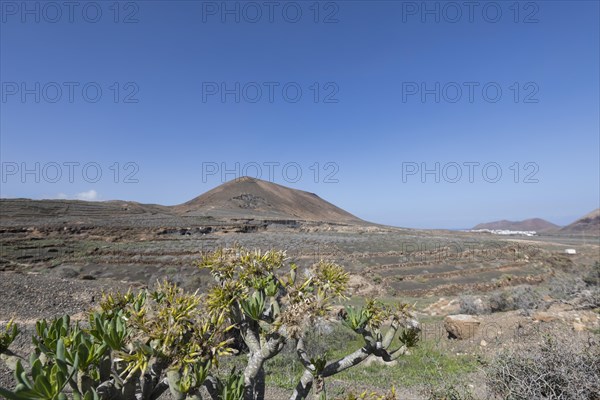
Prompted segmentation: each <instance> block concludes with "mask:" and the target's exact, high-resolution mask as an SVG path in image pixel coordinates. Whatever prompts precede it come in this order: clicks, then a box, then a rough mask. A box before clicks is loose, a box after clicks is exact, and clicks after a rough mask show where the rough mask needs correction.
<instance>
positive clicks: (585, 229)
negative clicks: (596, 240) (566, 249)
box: [560, 208, 600, 236]
mask: <svg viewBox="0 0 600 400" xmlns="http://www.w3.org/2000/svg"><path fill="white" fill-rule="evenodd" d="M560 231H561V233H565V234H569V233H574V234H588V235H595V236H598V235H600V208H597V209H595V210H594V211H592V212H590V213H589V214H586V215H584V216H583V217H581V218H579V219H578V220H577V221H575V222H573V223H571V224H569V225H567V226H565V227H564V228H562V229H561V230H560Z"/></svg>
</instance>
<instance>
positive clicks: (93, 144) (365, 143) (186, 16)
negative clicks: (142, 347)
mask: <svg viewBox="0 0 600 400" xmlns="http://www.w3.org/2000/svg"><path fill="white" fill-rule="evenodd" d="M0 3H1V9H0V10H1V12H2V14H1V22H0V36H1V37H0V46H1V48H0V58H1V59H0V81H1V82H2V88H1V89H2V93H1V99H0V107H1V110H0V132H1V138H0V147H1V149H0V157H1V161H2V181H1V185H2V187H1V195H2V196H3V197H29V198H35V199H39V198H57V197H59V198H60V197H62V198H77V197H79V198H85V199H96V200H110V199H125V200H134V201H139V202H146V203H159V204H169V205H170V204H178V203H182V202H184V201H187V200H189V199H191V198H193V197H195V196H197V195H199V194H200V193H203V192H205V191H206V190H209V189H211V188H213V187H215V186H217V185H219V184H221V183H222V181H223V180H229V179H232V178H234V177H235V176H236V175H238V174H239V175H241V174H243V173H244V172H246V173H248V174H249V175H253V176H257V175H258V174H257V172H258V170H257V168H256V166H257V165H258V166H259V167H260V173H261V175H260V177H261V178H262V179H270V180H272V181H274V182H276V183H280V184H284V185H286V186H290V187H293V188H298V189H303V190H308V191H311V192H315V193H317V194H318V195H320V196H321V197H323V198H325V199H327V200H328V201H330V202H332V203H334V204H336V205H338V206H340V207H342V208H344V209H346V210H348V211H350V212H352V213H354V214H355V215H357V216H359V217H361V218H364V219H367V220H371V221H375V222H380V223H386V224H392V225H398V226H406V227H417V228H434V227H435V228H464V227H470V226H473V225H475V224H476V223H479V222H484V221H491V220H497V219H513V220H517V219H524V218H529V217H541V218H546V219H548V220H550V221H552V222H555V223H559V224H566V223H569V222H571V221H572V220H573V219H575V218H577V217H579V216H581V215H582V214H584V213H587V212H589V211H591V210H592V209H594V208H597V207H599V201H600V187H599V181H600V176H599V169H600V160H599V157H600V155H599V153H600V126H599V120H600V118H599V109H600V104H599V87H600V82H599V71H600V65H599V49H600V43H599V37H600V32H599V26H598V25H599V20H600V11H599V3H598V2H597V1H568V2H567V1H564V2H563V1H537V2H513V1H497V2H485V1H482V2H477V3H473V5H472V6H471V7H472V8H469V6H466V5H465V2H446V1H444V2H435V1H431V2H427V3H422V2H420V1H419V2H410V1H408V2H407V1H369V2H367V1H335V2H327V1H322V2H318V3H317V2H315V1H297V2H285V1H281V2H278V3H276V2H235V1H229V2H226V3H223V2H220V1H219V2H210V1H209V2H206V1H168V2H167V1H135V2H127V1H123V2H115V1H97V2H86V1H82V2H79V3H78V5H77V6H74V8H73V9H69V8H68V7H67V6H65V5H64V4H63V2H36V1H29V2H26V3H22V2H20V1H18V2H14V1H4V0H2V1H1V2H0ZM24 4H25V5H24ZM48 4H49V5H48ZM424 4H425V5H424ZM98 90H100V91H101V92H99V91H98ZM236 97H237V98H236ZM238 166H239V167H238ZM223 169H225V170H227V171H225V172H226V174H225V176H223V174H222V172H223ZM424 169H425V170H427V171H432V172H430V173H426V174H424V175H423V174H422V172H423V170H424ZM26 170H28V171H31V172H27V171H26ZM228 171H229V172H228ZM269 171H271V172H272V174H271V176H270V174H269ZM317 171H318V173H317ZM99 172H100V173H101V175H98V173H99ZM117 172H118V173H117ZM298 172H301V176H299V175H298ZM458 172H459V173H460V175H457V173H458ZM470 172H471V176H470V177H469V173H470ZM498 173H501V175H498ZM69 175H71V176H69ZM436 180H437V181H436Z"/></svg>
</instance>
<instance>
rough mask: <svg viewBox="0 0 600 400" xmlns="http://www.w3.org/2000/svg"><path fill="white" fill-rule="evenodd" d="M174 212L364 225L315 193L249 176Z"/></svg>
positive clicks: (201, 196)
mask: <svg viewBox="0 0 600 400" xmlns="http://www.w3.org/2000/svg"><path fill="white" fill-rule="evenodd" d="M173 210H174V211H175V212H176V213H178V214H182V215H185V216H196V215H198V216H200V215H211V216H214V217H217V218H219V217H221V218H248V217H251V218H260V219H296V220H304V221H324V222H325V221H331V222H342V223H361V222H364V221H362V220H361V219H359V218H357V217H355V216H354V215H352V214H350V213H348V212H346V211H344V210H342V209H341V208H339V207H336V206H334V205H333V204H331V203H329V202H327V201H325V200H323V199H322V198H320V197H319V196H317V195H316V194H314V193H309V192H305V191H303V190H297V189H291V188H288V187H285V186H281V185H278V184H276V183H272V182H267V181H263V180H261V179H255V178H249V177H242V178H238V179H234V180H232V181H229V182H226V183H224V184H222V185H220V186H218V187H216V188H214V189H212V190H210V191H208V192H206V193H204V194H202V195H200V196H198V197H196V198H194V199H192V200H190V201H188V202H186V203H183V204H180V205H178V206H174V207H173Z"/></svg>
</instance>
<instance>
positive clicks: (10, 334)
mask: <svg viewBox="0 0 600 400" xmlns="http://www.w3.org/2000/svg"><path fill="white" fill-rule="evenodd" d="M18 334H19V328H18V326H17V324H15V322H14V320H12V319H11V320H10V321H8V324H7V325H6V328H5V330H4V333H0V353H4V352H5V351H6V350H8V348H9V346H10V345H11V344H12V342H14V340H15V338H16V337H17V335H18Z"/></svg>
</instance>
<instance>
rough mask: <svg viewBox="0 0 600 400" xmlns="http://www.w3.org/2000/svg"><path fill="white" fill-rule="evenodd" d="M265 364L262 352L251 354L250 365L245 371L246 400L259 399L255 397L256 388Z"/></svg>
mask: <svg viewBox="0 0 600 400" xmlns="http://www.w3.org/2000/svg"><path fill="white" fill-rule="evenodd" d="M263 362H264V358H263V357H262V354H261V353H260V352H257V353H251V354H250V356H249V358H248V365H246V368H245V369H244V400H256V399H257V397H255V393H256V386H257V383H258V377H259V375H260V372H261V370H263ZM263 375H264V371H263ZM263 385H264V376H263Z"/></svg>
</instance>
